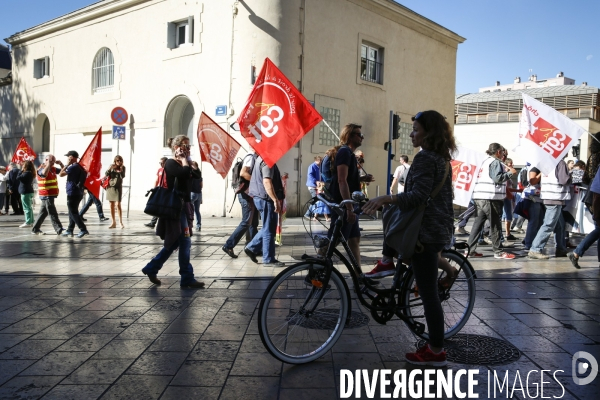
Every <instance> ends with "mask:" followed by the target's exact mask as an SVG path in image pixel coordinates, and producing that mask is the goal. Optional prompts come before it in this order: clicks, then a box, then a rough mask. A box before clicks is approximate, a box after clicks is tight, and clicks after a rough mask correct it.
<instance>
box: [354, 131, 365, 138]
mask: <svg viewBox="0 0 600 400" xmlns="http://www.w3.org/2000/svg"><path fill="white" fill-rule="evenodd" d="M352 133H353V134H355V135H357V136H358V137H360V138H361V139H364V138H365V136H364V135H363V134H362V133H359V132H352Z"/></svg>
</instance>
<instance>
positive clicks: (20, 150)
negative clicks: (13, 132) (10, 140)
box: [10, 137, 37, 164]
mask: <svg viewBox="0 0 600 400" xmlns="http://www.w3.org/2000/svg"><path fill="white" fill-rule="evenodd" d="M36 158H37V154H35V151H33V149H32V148H31V147H29V144H28V143H27V141H26V140H25V138H24V137H22V138H21V140H20V141H19V144H18V145H17V149H16V150H15V154H13V156H12V160H10V162H14V163H17V164H23V162H24V161H28V160H29V161H34V160H35V159H36Z"/></svg>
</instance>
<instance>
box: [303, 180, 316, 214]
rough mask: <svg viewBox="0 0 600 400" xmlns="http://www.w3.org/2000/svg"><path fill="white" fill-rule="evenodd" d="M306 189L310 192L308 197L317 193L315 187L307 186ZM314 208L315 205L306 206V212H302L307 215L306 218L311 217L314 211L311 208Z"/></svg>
mask: <svg viewBox="0 0 600 400" xmlns="http://www.w3.org/2000/svg"><path fill="white" fill-rule="evenodd" d="M308 191H309V192H310V197H315V196H316V195H317V189H315V188H310V187H309V188H308ZM314 208H315V205H311V206H310V207H308V208H307V209H306V214H304V216H305V217H308V218H310V217H312V216H313V212H314V210H313V209H314Z"/></svg>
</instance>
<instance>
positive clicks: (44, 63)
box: [33, 56, 50, 79]
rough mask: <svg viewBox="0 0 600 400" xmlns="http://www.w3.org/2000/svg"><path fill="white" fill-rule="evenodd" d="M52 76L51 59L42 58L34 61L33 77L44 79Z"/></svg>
mask: <svg viewBox="0 0 600 400" xmlns="http://www.w3.org/2000/svg"><path fill="white" fill-rule="evenodd" d="M48 76H50V57H48V56H46V57H42V58H38V59H37V60H33V77H34V78H35V79H43V78H45V77H48Z"/></svg>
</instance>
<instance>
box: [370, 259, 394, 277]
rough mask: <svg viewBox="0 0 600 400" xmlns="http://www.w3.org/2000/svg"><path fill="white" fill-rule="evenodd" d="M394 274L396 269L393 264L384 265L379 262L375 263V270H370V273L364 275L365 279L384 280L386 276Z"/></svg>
mask: <svg viewBox="0 0 600 400" xmlns="http://www.w3.org/2000/svg"><path fill="white" fill-rule="evenodd" d="M395 273H396V267H395V266H394V263H393V262H389V263H387V264H384V263H382V262H381V260H379V261H377V265H375V268H373V269H372V270H371V272H369V273H366V274H365V277H367V278H384V277H386V276H390V275H394V274H395Z"/></svg>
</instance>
